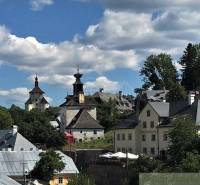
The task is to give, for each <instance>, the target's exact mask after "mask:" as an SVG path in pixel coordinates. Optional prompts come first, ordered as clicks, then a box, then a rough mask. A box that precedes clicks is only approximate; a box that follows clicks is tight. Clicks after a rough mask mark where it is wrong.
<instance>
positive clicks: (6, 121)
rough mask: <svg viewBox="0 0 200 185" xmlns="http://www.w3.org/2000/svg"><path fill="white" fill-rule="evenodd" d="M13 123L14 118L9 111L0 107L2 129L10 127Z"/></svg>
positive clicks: (0, 127)
mask: <svg viewBox="0 0 200 185" xmlns="http://www.w3.org/2000/svg"><path fill="white" fill-rule="evenodd" d="M12 124H13V119H12V117H11V115H10V113H9V111H8V110H7V109H6V108H4V107H0V129H10V128H11V126H12Z"/></svg>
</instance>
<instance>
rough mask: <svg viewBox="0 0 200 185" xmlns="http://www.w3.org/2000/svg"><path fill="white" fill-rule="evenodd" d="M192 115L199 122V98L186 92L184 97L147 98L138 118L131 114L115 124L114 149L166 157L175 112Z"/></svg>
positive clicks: (197, 123)
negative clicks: (116, 125) (170, 100)
mask: <svg viewBox="0 0 200 185" xmlns="http://www.w3.org/2000/svg"><path fill="white" fill-rule="evenodd" d="M185 115H190V116H192V118H193V120H194V121H195V122H196V125H197V126H199V125H200V100H199V99H195V98H194V93H190V94H189V96H188V101H182V102H172V103H168V102H151V101H150V102H148V103H147V104H146V106H145V107H144V108H143V110H142V111H141V112H140V114H139V116H138V118H136V117H134V116H132V117H130V118H131V119H130V118H127V119H125V120H122V121H121V124H120V125H119V126H118V127H116V128H115V151H122V152H125V151H128V152H131V151H132V153H134V154H148V155H151V156H157V155H161V156H162V157H164V158H165V157H166V151H167V149H168V147H169V144H170V140H169V135H168V134H169V132H170V130H171V129H172V128H173V125H172V124H171V123H172V121H171V120H173V119H175V118H176V117H177V116H185Z"/></svg>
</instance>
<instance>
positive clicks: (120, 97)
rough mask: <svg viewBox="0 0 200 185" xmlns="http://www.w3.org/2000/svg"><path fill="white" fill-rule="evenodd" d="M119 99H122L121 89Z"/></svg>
mask: <svg viewBox="0 0 200 185" xmlns="http://www.w3.org/2000/svg"><path fill="white" fill-rule="evenodd" d="M119 99H120V100H121V99H122V91H119Z"/></svg>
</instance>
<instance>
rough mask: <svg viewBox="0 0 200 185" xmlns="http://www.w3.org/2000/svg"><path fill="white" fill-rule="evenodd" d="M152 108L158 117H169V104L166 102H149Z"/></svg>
mask: <svg viewBox="0 0 200 185" xmlns="http://www.w3.org/2000/svg"><path fill="white" fill-rule="evenodd" d="M149 104H150V105H151V106H152V108H153V109H154V110H155V111H156V112H157V114H158V115H159V116H160V117H169V103H168V102H149Z"/></svg>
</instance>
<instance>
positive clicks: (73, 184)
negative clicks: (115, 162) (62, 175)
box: [68, 174, 95, 185]
mask: <svg viewBox="0 0 200 185" xmlns="http://www.w3.org/2000/svg"><path fill="white" fill-rule="evenodd" d="M68 185H95V181H94V179H93V178H91V177H89V176H88V175H86V174H79V175H76V176H75V177H73V178H72V179H71V180H70V181H69V183H68Z"/></svg>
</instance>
